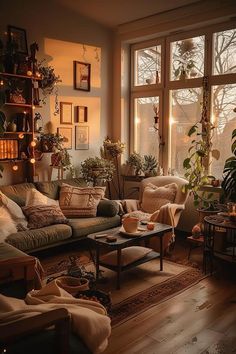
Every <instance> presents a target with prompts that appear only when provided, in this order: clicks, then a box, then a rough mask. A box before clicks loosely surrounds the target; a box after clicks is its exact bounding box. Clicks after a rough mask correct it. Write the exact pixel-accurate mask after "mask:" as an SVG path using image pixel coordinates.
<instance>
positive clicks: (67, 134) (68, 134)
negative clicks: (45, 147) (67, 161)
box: [57, 127, 72, 150]
mask: <svg viewBox="0 0 236 354" xmlns="http://www.w3.org/2000/svg"><path fill="white" fill-rule="evenodd" d="M57 134H58V135H61V136H63V137H64V138H65V141H64V142H63V147H64V148H66V149H68V150H70V149H72V128H68V127H58V128H57Z"/></svg>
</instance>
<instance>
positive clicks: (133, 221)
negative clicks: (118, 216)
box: [122, 216, 139, 233]
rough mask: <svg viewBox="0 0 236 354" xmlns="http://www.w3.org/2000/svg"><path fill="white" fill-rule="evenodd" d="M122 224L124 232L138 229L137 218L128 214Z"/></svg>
mask: <svg viewBox="0 0 236 354" xmlns="http://www.w3.org/2000/svg"><path fill="white" fill-rule="evenodd" d="M122 224H123V227H124V229H125V231H126V232H128V233H134V232H136V231H137V229H138V225H139V219H138V218H134V217H131V216H128V217H127V218H124V219H123V221H122Z"/></svg>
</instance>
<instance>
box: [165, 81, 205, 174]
mask: <svg viewBox="0 0 236 354" xmlns="http://www.w3.org/2000/svg"><path fill="white" fill-rule="evenodd" d="M170 97H171V118H170V154H171V155H170V156H171V169H172V170H173V171H176V172H177V173H178V174H179V175H184V169H183V161H184V159H185V158H186V157H187V155H188V149H189V147H190V142H191V140H192V137H188V136H187V133H188V131H189V129H190V127H191V126H192V125H194V124H195V123H196V122H199V121H200V118H201V102H202V89H201V88H194V89H184V90H173V91H171V95H170Z"/></svg>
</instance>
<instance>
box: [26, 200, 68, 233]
mask: <svg viewBox="0 0 236 354" xmlns="http://www.w3.org/2000/svg"><path fill="white" fill-rule="evenodd" d="M22 210H23V212H24V213H25V215H26V216H27V218H28V228H29V229H39V228H41V227H44V226H49V225H54V224H67V223H68V220H67V219H66V217H65V216H64V215H63V213H62V211H61V209H60V208H59V206H58V205H33V206H32V205H29V206H25V207H23V208H22Z"/></svg>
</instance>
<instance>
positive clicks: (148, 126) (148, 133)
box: [134, 97, 159, 159]
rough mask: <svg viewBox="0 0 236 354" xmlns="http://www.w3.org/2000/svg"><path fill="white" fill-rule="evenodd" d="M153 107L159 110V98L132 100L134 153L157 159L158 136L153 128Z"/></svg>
mask: <svg viewBox="0 0 236 354" xmlns="http://www.w3.org/2000/svg"><path fill="white" fill-rule="evenodd" d="M154 105H155V106H156V107H157V110H159V97H140V98H136V99H135V100H134V107H135V110H134V112H135V116H134V151H135V152H138V153H139V154H141V155H149V154H150V155H154V156H155V157H156V158H157V159H158V158H159V154H158V153H159V135H158V131H156V130H155V128H154V116H155V113H154V110H153V107H154Z"/></svg>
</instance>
